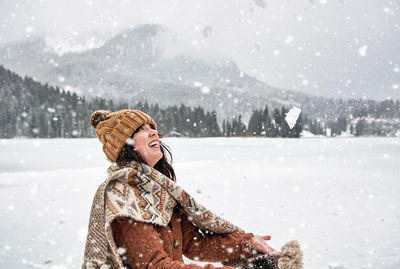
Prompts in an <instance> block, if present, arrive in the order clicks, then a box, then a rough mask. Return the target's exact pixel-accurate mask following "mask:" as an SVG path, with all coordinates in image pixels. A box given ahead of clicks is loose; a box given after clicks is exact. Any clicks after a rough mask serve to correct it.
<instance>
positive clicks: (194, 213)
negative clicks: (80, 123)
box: [82, 110, 273, 269]
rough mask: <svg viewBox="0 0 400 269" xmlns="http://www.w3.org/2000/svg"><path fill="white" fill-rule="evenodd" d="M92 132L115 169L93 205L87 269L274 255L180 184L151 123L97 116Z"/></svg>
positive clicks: (132, 115)
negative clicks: (216, 213)
mask: <svg viewBox="0 0 400 269" xmlns="http://www.w3.org/2000/svg"><path fill="white" fill-rule="evenodd" d="M91 124H92V126H93V127H94V128H95V130H96V134H97V137H98V138H99V140H100V141H101V143H102V144H103V151H104V153H105V154H106V157H107V159H108V160H109V161H111V162H113V163H114V164H113V165H112V166H111V167H110V168H109V169H108V172H109V177H108V178H107V180H106V181H105V182H104V183H103V184H102V185H101V186H100V187H99V189H98V190H97V192H96V195H95V198H94V201H93V205H92V211H91V215H90V220H89V230H88V237H87V241H86V248H85V257H84V264H83V266H82V267H83V268H101V269H103V268H123V267H125V268H160V269H161V268H193V269H194V268H208V269H212V268H215V267H214V266H213V265H210V264H208V265H206V266H204V267H201V266H198V265H195V264H184V262H183V259H182V255H185V256H186V257H188V258H189V259H192V260H196V261H207V262H227V261H232V260H236V259H239V258H242V259H245V258H248V257H250V256H252V251H253V250H256V251H258V252H261V253H271V252H272V251H273V249H272V248H271V247H270V246H268V245H267V244H266V242H265V240H269V239H270V238H271V237H270V236H269V235H263V236H261V235H253V234H252V233H244V232H243V231H242V230H240V229H239V228H237V227H236V226H234V225H232V224H231V223H229V222H227V221H225V220H223V219H221V218H220V217H218V216H216V215H215V214H214V213H212V212H211V211H210V210H207V209H206V208H205V207H203V206H201V205H200V204H199V203H197V202H196V201H195V200H194V199H193V198H191V197H190V195H189V194H188V193H186V192H185V191H184V190H183V189H182V188H180V187H179V185H177V184H176V178H175V172H174V169H173V167H172V166H171V162H170V161H169V160H172V156H171V152H170V151H169V149H168V147H166V145H165V144H163V143H162V142H161V141H160V138H159V136H158V133H157V125H156V123H155V122H154V120H153V119H152V118H151V117H150V116H149V115H147V114H145V113H143V112H141V111H139V110H121V111H117V112H114V113H111V112H109V111H103V110H100V111H96V112H94V113H93V114H92V117H91ZM223 268H232V267H228V266H225V267H223Z"/></svg>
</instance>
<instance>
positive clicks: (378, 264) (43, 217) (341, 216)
mask: <svg viewBox="0 0 400 269" xmlns="http://www.w3.org/2000/svg"><path fill="white" fill-rule="evenodd" d="M163 140H164V142H166V143H167V144H168V145H169V146H170V147H171V149H172V153H173V155H174V167H175V169H176V173H177V177H178V182H179V183H180V185H181V186H182V187H184V188H185V189H186V190H187V191H188V192H189V193H191V194H192V195H193V196H194V197H196V198H197V199H198V200H199V201H200V202H202V203H203V204H204V205H205V206H207V207H208V208H210V209H212V210H213V211H215V212H216V213H219V214H220V215H223V216H224V217H225V218H227V219H228V220H230V221H232V222H233V223H235V224H236V225H238V226H240V227H242V228H243V229H245V230H246V231H249V232H253V233H258V234H271V235H272V240H271V241H270V245H272V246H273V247H275V248H279V247H280V246H281V245H282V244H283V243H284V242H286V241H289V240H291V239H297V240H299V241H300V243H301V244H302V246H303V249H304V254H305V268H306V269H345V268H346V269H356V268H379V269H385V268H390V269H398V268H400V176H399V174H400V139H399V138H336V139H328V138H310V139H263V138H206V139H186V138H166V139H163ZM107 167H108V163H107V162H106V159H105V156H104V154H103V152H102V151H101V145H100V143H99V142H98V141H97V139H20V140H17V139H15V140H0V217H1V222H0V268H54V269H61V268H63V269H64V268H80V264H81V261H82V256H83V249H84V241H85V237H86V229H87V224H88V216H89V211H90V206H91V202H92V198H93V195H94V192H95V191H96V189H97V186H98V185H99V184H100V183H101V182H102V181H103V180H104V179H105V177H106V171H105V170H106V168H107Z"/></svg>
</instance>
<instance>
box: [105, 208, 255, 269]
mask: <svg viewBox="0 0 400 269" xmlns="http://www.w3.org/2000/svg"><path fill="white" fill-rule="evenodd" d="M111 226H112V231H113V237H114V240H115V243H116V245H117V247H118V248H119V253H120V254H121V256H122V258H123V260H125V261H126V262H127V263H128V264H129V266H130V267H132V268H158V269H161V268H172V269H174V268H187V269H198V268H206V269H213V268H215V267H214V266H213V265H211V264H207V265H206V266H205V267H202V266H199V265H195V264H184V263H183V260H182V255H185V256H186V257H187V258H189V259H192V260H197V261H206V262H222V261H225V260H234V259H237V258H239V257H246V258H248V257H250V256H251V255H252V253H251V248H250V241H251V238H252V237H253V234H251V233H247V234H245V233H242V232H239V231H236V232H233V233H230V234H213V233H207V232H205V233H203V232H201V231H200V230H199V228H198V227H197V226H196V225H195V224H194V223H193V222H191V221H190V220H189V219H188V217H187V215H186V214H185V213H184V211H183V210H182V209H178V207H176V208H175V209H174V213H173V215H172V217H171V221H170V223H169V224H168V225H167V226H160V225H154V224H149V223H143V222H138V221H134V220H132V219H130V218H118V219H116V220H114V221H113V223H112V225H111ZM222 268H226V269H228V268H230V269H231V268H232V267H229V266H226V267H222Z"/></svg>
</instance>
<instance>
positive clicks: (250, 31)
mask: <svg viewBox="0 0 400 269" xmlns="http://www.w3.org/2000/svg"><path fill="white" fill-rule="evenodd" d="M142 23H156V24H161V25H164V26H166V27H168V28H169V29H171V30H172V31H174V32H176V33H177V34H179V35H180V36H181V38H182V39H183V40H185V42H186V43H187V44H188V45H189V46H192V47H193V49H194V50H196V49H197V50H212V51H216V52H220V53H221V54H224V55H226V56H229V57H231V58H232V59H233V60H234V61H235V62H236V63H237V64H238V66H239V67H240V68H241V69H242V70H243V71H244V72H246V73H248V74H249V75H251V76H255V77H257V78H259V79H260V80H262V81H265V82H267V83H268V84H270V85H272V86H275V87H279V88H287V89H294V90H298V91H303V92H307V93H311V94H316V95H322V96H341V97H357V98H360V97H363V96H366V97H368V98H374V99H379V100H381V99H384V98H387V97H392V98H396V99H400V45H399V44H400V1H399V0H396V1H389V0H291V1H289V0H247V1H239V0H203V1H195V0H143V1H139V0H125V1H117V0H101V1H96V0H0V24H1V25H0V43H7V42H10V41H15V40H19V39H24V38H26V37H27V36H35V35H47V36H54V35H64V36H74V35H75V36H78V37H79V36H80V35H81V36H82V35H84V33H87V32H89V31H101V32H103V33H109V34H112V33H117V32H118V31H120V30H122V29H126V28H127V27H129V26H134V25H139V24H142Z"/></svg>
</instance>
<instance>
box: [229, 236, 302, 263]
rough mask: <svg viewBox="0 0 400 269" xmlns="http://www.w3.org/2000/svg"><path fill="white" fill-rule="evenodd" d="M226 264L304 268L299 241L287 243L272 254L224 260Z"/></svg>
mask: <svg viewBox="0 0 400 269" xmlns="http://www.w3.org/2000/svg"><path fill="white" fill-rule="evenodd" d="M223 264H224V265H225V266H232V267H235V268H237V269H249V268H253V269H256V268H258V269H303V252H302V251H301V249H300V244H299V242H297V241H290V242H288V243H286V244H285V245H284V246H283V247H282V248H281V251H276V252H273V253H271V254H260V253H259V254H255V255H253V256H252V257H250V258H248V259H237V260H234V261H229V262H224V263H223Z"/></svg>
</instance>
